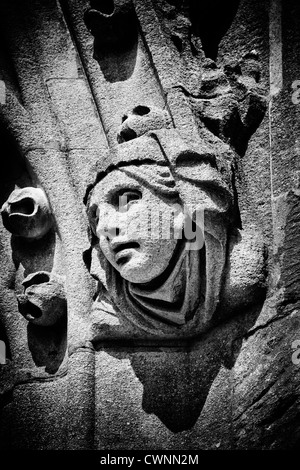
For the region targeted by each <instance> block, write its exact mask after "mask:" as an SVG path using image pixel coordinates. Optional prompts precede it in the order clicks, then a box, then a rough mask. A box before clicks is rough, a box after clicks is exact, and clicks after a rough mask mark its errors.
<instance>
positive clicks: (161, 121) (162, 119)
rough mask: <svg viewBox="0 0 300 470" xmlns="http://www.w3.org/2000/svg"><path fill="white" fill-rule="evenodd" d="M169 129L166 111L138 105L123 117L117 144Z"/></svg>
mask: <svg viewBox="0 0 300 470" xmlns="http://www.w3.org/2000/svg"><path fill="white" fill-rule="evenodd" d="M170 127H172V123H171V118H170V115H169V113H168V112H167V111H164V110H163V109H159V108H156V107H155V106H151V107H149V106H143V105H139V106H136V107H135V108H133V109H132V110H130V111H129V112H128V113H127V114H125V115H124V116H123V119H122V124H121V126H120V128H119V132H118V135H117V139H118V143H119V144H122V143H123V142H127V141H129V140H132V139H135V138H136V137H140V136H141V135H143V134H146V133H147V132H149V131H153V130H157V129H162V128H170Z"/></svg>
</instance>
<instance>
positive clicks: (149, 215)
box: [87, 129, 238, 337]
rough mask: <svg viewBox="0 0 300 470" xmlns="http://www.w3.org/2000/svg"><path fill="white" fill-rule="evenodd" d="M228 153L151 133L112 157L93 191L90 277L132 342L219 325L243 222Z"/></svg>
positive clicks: (174, 136) (171, 135)
mask: <svg viewBox="0 0 300 470" xmlns="http://www.w3.org/2000/svg"><path fill="white" fill-rule="evenodd" d="M225 149H226V152H225V151H224V152H223V153H221V154H220V148H219V149H214V148H213V147H212V146H211V145H209V144H208V143H207V142H204V141H203V142H201V141H199V142H197V146H195V145H194V144H193V142H192V141H190V142H186V141H184V140H183V139H182V138H181V137H180V136H179V134H178V133H177V131H176V130H174V129H162V130H158V131H153V132H149V133H148V134H146V135H143V136H141V137H137V138H135V139H133V140H130V141H129V142H125V143H122V144H121V145H119V146H118V147H117V148H116V149H114V150H113V151H111V152H110V155H109V156H108V157H107V158H106V159H104V163H103V165H102V168H101V169H100V171H99V173H98V177H97V180H96V183H95V184H94V185H93V186H92V187H91V188H90V189H89V194H88V198H87V212H88V217H89V221H90V225H91V228H92V232H93V245H94V247H95V248H96V252H97V259H96V260H95V258H93V260H92V269H91V271H92V273H93V274H94V276H95V277H97V278H98V280H99V281H100V283H101V284H102V288H104V289H105V291H106V294H105V298H106V299H107V298H109V299H110V301H111V302H112V305H113V306H114V308H115V309H116V310H117V311H118V315H119V316H120V318H121V323H123V324H124V325H125V327H124V328H125V330H126V329H128V328H129V330H130V329H131V332H132V334H133V335H134V334H137V333H136V330H137V331H138V332H139V333H140V334H145V333H148V334H149V333H150V334H152V335H153V334H154V335H158V336H159V337H161V336H162V337H174V336H183V337H185V336H191V335H195V334H198V333H200V332H202V331H204V330H205V329H207V328H208V326H209V325H211V321H212V318H213V316H214V314H215V312H216V310H217V309H218V308H219V306H220V303H221V300H222V295H223V290H224V289H223V287H224V278H225V277H226V270H227V268H228V259H227V258H228V247H229V240H230V237H231V235H232V233H235V232H236V230H237V225H238V221H237V220H236V219H235V215H234V214H235V210H234V197H233V191H232V187H231V175H230V159H231V158H232V154H231V152H230V150H229V149H228V147H225ZM216 150H218V151H219V152H218V151H216ZM218 153H219V154H218ZM221 169H222V172H221ZM227 274H228V273H227ZM102 292H103V290H102ZM100 297H101V295H100ZM99 300H100V303H101V299H99ZM125 330H124V331H125ZM134 332H135V333H134ZM141 332H142V333H141Z"/></svg>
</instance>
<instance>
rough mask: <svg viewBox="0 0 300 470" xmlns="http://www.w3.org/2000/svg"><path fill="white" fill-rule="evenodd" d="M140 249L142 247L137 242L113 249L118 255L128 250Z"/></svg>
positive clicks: (122, 244)
mask: <svg viewBox="0 0 300 470" xmlns="http://www.w3.org/2000/svg"><path fill="white" fill-rule="evenodd" d="M139 247H140V245H139V244H138V243H137V242H128V243H120V244H118V245H117V246H116V247H115V248H113V251H114V252H115V253H116V254H117V253H120V251H123V250H128V249H129V248H139Z"/></svg>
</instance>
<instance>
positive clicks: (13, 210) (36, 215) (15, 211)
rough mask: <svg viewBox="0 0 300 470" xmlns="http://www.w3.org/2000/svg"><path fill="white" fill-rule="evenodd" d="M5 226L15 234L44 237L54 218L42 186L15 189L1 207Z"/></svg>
mask: <svg viewBox="0 0 300 470" xmlns="http://www.w3.org/2000/svg"><path fill="white" fill-rule="evenodd" d="M1 215H2V219H3V225H4V227H5V228H6V229H7V230H8V231H9V232H11V233H12V234H13V235H16V236H19V237H24V238H32V239H36V238H42V237H43V236H44V235H45V234H46V233H47V232H48V231H49V230H50V228H51V226H52V224H53V218H52V214H51V210H50V207H49V202H48V199H47V196H46V194H45V193H44V191H43V190H42V189H40V188H30V187H28V188H22V189H15V190H14V191H13V192H12V193H11V195H10V196H9V198H8V199H7V201H6V202H5V203H4V204H3V206H2V209H1Z"/></svg>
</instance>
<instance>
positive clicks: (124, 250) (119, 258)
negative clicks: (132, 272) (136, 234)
mask: <svg viewBox="0 0 300 470" xmlns="http://www.w3.org/2000/svg"><path fill="white" fill-rule="evenodd" d="M138 248H140V245H139V243H137V242H128V243H120V244H118V245H117V246H116V247H115V248H113V251H114V253H115V259H116V263H117V264H118V265H123V264H125V263H126V262H127V261H128V259H129V257H130V251H129V252H128V250H132V249H138Z"/></svg>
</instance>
